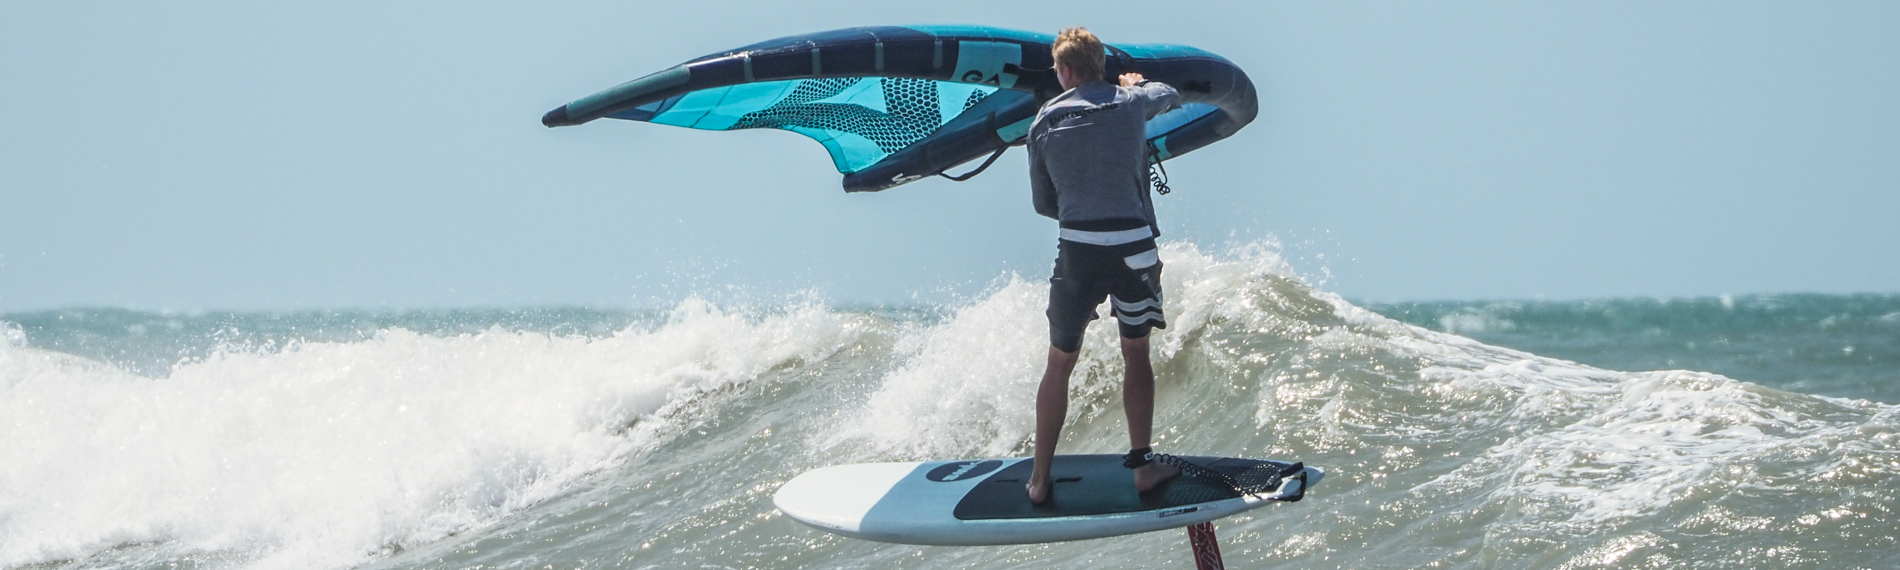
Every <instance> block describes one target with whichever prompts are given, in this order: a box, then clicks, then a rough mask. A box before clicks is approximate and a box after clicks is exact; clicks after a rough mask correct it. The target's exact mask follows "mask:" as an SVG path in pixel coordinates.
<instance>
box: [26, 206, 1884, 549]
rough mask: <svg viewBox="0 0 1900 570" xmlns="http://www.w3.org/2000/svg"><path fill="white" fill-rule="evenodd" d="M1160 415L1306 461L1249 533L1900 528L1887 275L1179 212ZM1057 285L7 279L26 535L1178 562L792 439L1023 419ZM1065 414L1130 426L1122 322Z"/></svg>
mask: <svg viewBox="0 0 1900 570" xmlns="http://www.w3.org/2000/svg"><path fill="white" fill-rule="evenodd" d="M1163 255H1164V258H1165V259H1167V261H1168V264H1169V265H1168V271H1169V273H1168V275H1167V281H1166V282H1165V286H1166V288H1167V291H1168V311H1169V314H1170V321H1171V326H1170V327H1169V328H1168V329H1167V330H1166V331H1163V332H1162V333H1160V334H1159V336H1157V337H1156V339H1155V362H1156V370H1157V378H1158V382H1159V386H1160V388H1159V396H1158V397H1159V404H1158V406H1157V412H1156V413H1157V417H1156V420H1157V431H1158V433H1159V434H1160V438H1159V439H1160V443H1159V447H1160V448H1161V450H1162V451H1167V452H1173V453H1183V454H1213V455H1243V456H1264V457H1278V458H1292V459H1300V460H1304V461H1306V462H1307V463H1309V464H1312V465H1315V466H1320V467H1322V468H1325V469H1326V470H1327V472H1328V477H1327V478H1326V480H1325V482H1324V483H1322V484H1321V485H1320V486H1318V487H1316V488H1314V489H1313V490H1312V492H1311V493H1309V494H1308V496H1307V499H1306V500H1305V501H1302V502H1299V503H1292V504H1281V505H1272V506H1269V507H1267V508H1263V509H1260V510H1256V511H1252V512H1250V513H1247V514H1245V515H1241V516H1236V517H1232V518H1229V519H1224V520H1222V521H1220V522H1219V523H1218V524H1217V528H1218V529H1219V531H1220V534H1221V538H1222V542H1223V550H1224V552H1225V553H1226V558H1227V561H1228V563H1229V564H1230V565H1232V566H1233V567H1236V568H1257V567H1285V568H1417V567H1439V566H1447V567H1476V568H1584V567H1619V568H1622V567H1641V568H1652V567H1653V568H1664V567H1691V568H1813V567H1833V568H1891V567H1895V566H1897V565H1900V546H1897V545H1896V540H1897V538H1896V537H1900V533H1896V532H1895V531H1894V530H1893V528H1894V527H1895V525H1896V524H1897V523H1900V514H1896V513H1897V512H1900V411H1897V410H1900V407H1896V406H1894V405H1893V403H1894V402H1900V388H1897V387H1896V384H1900V374H1896V373H1895V372H1894V370H1895V369H1896V368H1895V366H1894V365H1895V364H1896V359H1900V354H1897V353H1896V347H1900V343H1897V342H1896V341H1900V297H1895V296H1873V295H1865V296H1824V295H1782V296H1747V297H1735V298H1721V299H1715V298H1712V299H1688V300H1669V301H1654V300H1611V301H1582V302H1457V303H1449V302H1447V303H1409V304H1390V305H1368V306H1363V307H1362V306H1359V305H1355V304H1353V303H1349V302H1347V301H1345V300H1343V299H1340V298H1338V297H1337V296H1335V295H1331V294H1329V293H1326V292H1323V291H1316V290H1314V289H1312V288H1310V287H1309V286H1307V285H1306V284H1304V283H1303V282H1302V281H1301V280H1299V279H1298V278H1295V277H1292V272H1291V271H1290V270H1288V269H1287V267H1286V266H1285V264H1284V263H1283V262H1281V261H1280V260H1279V258H1277V257H1275V256H1273V255H1272V254H1270V253H1259V252H1254V253H1251V254H1233V255H1213V254H1208V253H1204V252H1201V251H1198V250H1196V249H1195V248H1193V247H1192V246H1188V245H1181V244H1176V245H1172V246H1169V247H1167V248H1166V249H1165V250H1164V253H1163ZM1045 294H1046V287H1045V286H1044V285H1043V284H1041V283H1039V282H1036V281H1029V280H1013V281H1008V282H1006V283H1004V284H1002V285H999V286H998V287H997V288H996V289H994V290H992V291H990V292H988V293H985V294H983V295H981V296H978V297H977V298H973V299H970V300H968V301H966V302H963V303H959V304H953V305H945V306H929V307H876V308H866V307H829V306H825V305H823V304H819V303H815V302H791V303H784V304H777V305H770V306H762V307H732V306H717V305H714V304H712V303H708V302H705V301H700V300H697V299H687V300H685V301H682V302H681V303H680V304H679V305H678V306H675V307H672V308H668V309H664V310H651V311H639V310H593V309H576V308H549V309H531V310H467V311H427V312H406V313H386V312H321V311H319V312H288V313H241V314H223V313H205V314H184V315H178V314H155V313H146V312H138V311H126V310H109V309H107V310H101V309H76V310H67V311H51V312H38V313H22V314H9V315H0V321H4V324H0V340H3V342H0V450H4V451H3V453H4V456H5V459H6V461H4V462H0V568H15V567H29V568H161V567H163V568H173V567H186V568H344V567H364V566H366V567H374V568H530V567H532V568H544V567H554V568H614V567H625V568H682V567H684V568H752V567H762V568H800V567H819V568H893V567H896V568H965V567H974V566H990V567H995V566H1001V567H1078V568H1080V567H1087V568H1149V567H1155V566H1161V567H1187V566H1188V565H1189V564H1191V562H1189V560H1190V559H1189V558H1188V553H1187V544H1186V540H1185V538H1184V537H1183V536H1182V535H1181V533H1179V532H1158V533H1150V534H1144V535H1137V536H1133V537H1125V538H1117V539H1106V540H1095V541H1082V542H1074V543H1061V544H1048V545H1031V546H1014V547H918V546H903V545H888V544H880V543H872V542H864V541H857V540H850V539H843V538H840V537H837V536H834V535H830V534H826V533H823V532H821V531H818V530H814V529H811V528H807V527H804V526H801V525H799V524H797V523H796V522H793V521H791V520H788V519H786V518H785V517H783V516H781V515H779V514H778V513H777V512H776V511H774V510H773V508H772V506H771V500H770V498H771V495H772V492H773V491H774V490H775V489H776V488H777V486H778V485H779V484H780V483H782V482H784V481H785V480H787V479H789V478H790V477H792V476H793V475H795V474H797V473H799V472H801V471H803V470H806V469H811V468H815V467H819V466H824V465H830V464H836V463H843V462H858V461H890V460H911V459H946V458H957V457H978V456H999V455H1019V454H1024V453H1026V452H1027V450H1028V437H1029V432H1030V430H1031V422H1032V419H1033V410H1032V409H1031V402H1032V400H1033V393H1034V389H1035V379H1036V378H1037V377H1038V375H1039V373H1040V371H1041V368H1040V367H1041V363H1042V355H1043V351H1044V350H1046V348H1044V347H1046V337H1045V336H1044V334H1045V329H1044V324H1043V320H1042V317H1041V307H1042V303H1043V302H1044V295H1045ZM1090 334H1091V336H1090V337H1089V338H1088V340H1087V342H1086V344H1085V346H1084V357H1083V361H1082V363H1081V364H1080V365H1079V367H1078V372H1077V378H1076V381H1075V383H1074V392H1075V395H1074V398H1073V402H1072V406H1071V414H1072V417H1071V418H1070V423H1069V424H1068V425H1069V427H1068V431H1067V433H1066V434H1065V437H1064V440H1063V441H1064V444H1063V445H1064V448H1063V450H1064V451H1065V452H1071V453H1119V452H1120V451H1121V450H1120V449H1119V447H1118V446H1119V445H1120V444H1121V442H1122V441H1123V430H1124V429H1125V427H1124V426H1123V423H1122V418H1121V412H1120V399H1119V380H1118V379H1119V377H1120V364H1119V358H1118V356H1117V355H1116V353H1115V350H1114V349H1113V347H1114V339H1113V334H1114V333H1113V332H1112V328H1111V327H1103V326H1097V327H1095V328H1094V330H1091V333H1090Z"/></svg>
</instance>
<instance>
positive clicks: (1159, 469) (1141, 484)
mask: <svg viewBox="0 0 1900 570" xmlns="http://www.w3.org/2000/svg"><path fill="white" fill-rule="evenodd" d="M1180 474H1181V468H1180V467H1175V466H1173V465H1164V464H1161V463H1149V464H1147V465H1143V466H1140V467H1136V468H1135V492H1137V493H1146V492H1148V490H1149V489H1153V488H1155V487H1157V486H1160V485H1161V483H1162V482H1165V481H1167V480H1169V479H1173V478H1174V477H1175V476H1176V475H1180Z"/></svg>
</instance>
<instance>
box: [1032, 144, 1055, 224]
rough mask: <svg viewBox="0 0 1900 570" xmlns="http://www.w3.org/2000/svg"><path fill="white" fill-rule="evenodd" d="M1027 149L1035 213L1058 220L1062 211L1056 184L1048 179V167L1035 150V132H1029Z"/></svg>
mask: <svg viewBox="0 0 1900 570" xmlns="http://www.w3.org/2000/svg"><path fill="white" fill-rule="evenodd" d="M1027 148H1028V149H1029V195H1030V199H1031V200H1033V201H1034V202H1035V204H1036V213H1038V214H1042V215H1043V216H1046V217H1048V218H1049V219H1052V220H1060V219H1062V218H1060V217H1058V214H1060V213H1061V212H1062V210H1061V207H1060V206H1059V205H1058V202H1057V201H1056V185H1055V183H1054V182H1053V181H1051V180H1049V167H1047V166H1045V165H1043V163H1042V156H1041V153H1038V152H1036V141H1035V134H1034V133H1031V134H1030V141H1029V144H1028V145H1027Z"/></svg>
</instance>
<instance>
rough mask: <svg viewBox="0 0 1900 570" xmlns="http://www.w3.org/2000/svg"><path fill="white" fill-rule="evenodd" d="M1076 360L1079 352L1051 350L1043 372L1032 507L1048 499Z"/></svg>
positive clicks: (1031, 486) (1038, 394) (1038, 396)
mask: <svg viewBox="0 0 1900 570" xmlns="http://www.w3.org/2000/svg"><path fill="white" fill-rule="evenodd" d="M1078 352H1079V351H1078ZM1076 356H1077V353H1076V352H1063V351H1062V350H1061V349H1059V348H1056V347H1054V346H1051V347H1049V366H1048V368H1045V369H1043V372H1042V386H1041V387H1039V388H1037V389H1036V457H1035V459H1034V460H1033V461H1034V462H1035V463H1034V464H1033V465H1032V466H1031V469H1030V472H1029V483H1028V484H1026V485H1024V487H1025V488H1027V489H1028V491H1029V502H1031V503H1038V504H1040V503H1042V502H1043V501H1044V500H1047V499H1048V498H1049V464H1050V463H1053V462H1055V459H1056V440H1057V439H1058V438H1060V437H1062V420H1063V419H1065V418H1066V417H1067V416H1068V415H1069V374H1071V373H1073V372H1075V361H1076ZM1150 384H1151V385H1152V384H1153V383H1152V382H1150ZM1150 391H1152V387H1151V388H1150Z"/></svg>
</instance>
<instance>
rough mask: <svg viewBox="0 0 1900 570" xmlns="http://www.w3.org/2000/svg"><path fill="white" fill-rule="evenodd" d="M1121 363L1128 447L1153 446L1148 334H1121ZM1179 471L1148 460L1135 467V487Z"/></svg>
mask: <svg viewBox="0 0 1900 570" xmlns="http://www.w3.org/2000/svg"><path fill="white" fill-rule="evenodd" d="M1122 363H1123V368H1124V369H1126V372H1125V373H1124V374H1123V375H1122V412H1123V413H1125V414H1127V415H1128V449H1131V450H1132V449H1147V448H1149V447H1152V443H1153V442H1152V441H1151V439H1152V436H1153V435H1154V417H1155V371H1154V365H1153V364H1151V363H1150V362H1149V361H1148V337H1147V336H1143V337H1141V338H1128V337H1122ZM1071 365H1073V361H1071ZM1065 384H1066V382H1065ZM1038 409H1039V410H1040V406H1038ZM1038 449H1040V448H1038ZM1179 474H1181V468H1179V467H1175V466H1173V465H1162V464H1160V463H1149V464H1147V465H1143V466H1141V467H1136V468H1135V490H1136V491H1147V490H1149V489H1153V488H1155V486H1156V485H1160V484H1161V482H1162V481H1166V480H1168V479H1170V478H1173V477H1174V476H1175V475H1179Z"/></svg>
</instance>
